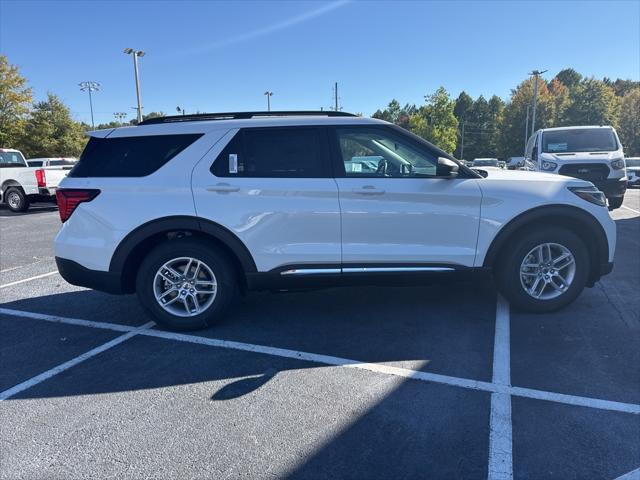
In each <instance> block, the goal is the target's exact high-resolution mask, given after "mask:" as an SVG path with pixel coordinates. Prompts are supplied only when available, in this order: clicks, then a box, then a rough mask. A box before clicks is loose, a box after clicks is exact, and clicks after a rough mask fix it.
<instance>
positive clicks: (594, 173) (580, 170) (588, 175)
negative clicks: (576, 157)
mask: <svg viewBox="0 0 640 480" xmlns="http://www.w3.org/2000/svg"><path fill="white" fill-rule="evenodd" d="M558 173H560V175H567V176H568V177H575V178H580V179H582V180H587V181H589V182H593V181H594V180H606V178H607V177H608V176H609V167H608V166H607V165H605V164H604V163H572V164H569V165H563V166H562V167H561V168H560V171H559V172H558Z"/></svg>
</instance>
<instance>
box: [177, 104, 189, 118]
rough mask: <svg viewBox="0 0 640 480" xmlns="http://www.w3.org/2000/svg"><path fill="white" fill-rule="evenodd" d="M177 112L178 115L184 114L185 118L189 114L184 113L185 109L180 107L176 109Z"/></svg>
mask: <svg viewBox="0 0 640 480" xmlns="http://www.w3.org/2000/svg"><path fill="white" fill-rule="evenodd" d="M176 112H178V113H181V112H182V116H185V115H186V114H187V112H185V111H184V107H183V108H180V107H179V106H178V107H176Z"/></svg>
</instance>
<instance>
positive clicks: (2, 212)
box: [0, 203, 58, 217]
mask: <svg viewBox="0 0 640 480" xmlns="http://www.w3.org/2000/svg"><path fill="white" fill-rule="evenodd" d="M57 210H58V206H57V205H51V204H48V203H47V204H38V203H36V204H33V205H31V206H30V207H29V209H28V210H27V211H26V212H12V211H11V210H9V208H8V207H7V206H6V205H0V217H22V216H25V215H38V214H39V213H46V212H56V211H57Z"/></svg>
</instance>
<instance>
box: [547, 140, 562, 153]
mask: <svg viewBox="0 0 640 480" xmlns="http://www.w3.org/2000/svg"><path fill="white" fill-rule="evenodd" d="M547 149H548V150H549V151H550V152H566V151H567V142H564V143H550V144H549V145H547Z"/></svg>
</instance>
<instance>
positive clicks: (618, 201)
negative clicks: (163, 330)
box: [608, 197, 624, 210]
mask: <svg viewBox="0 0 640 480" xmlns="http://www.w3.org/2000/svg"><path fill="white" fill-rule="evenodd" d="M608 200H609V210H615V209H616V208H620V207H621V206H622V202H623V201H624V197H613V198H609V199H608Z"/></svg>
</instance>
